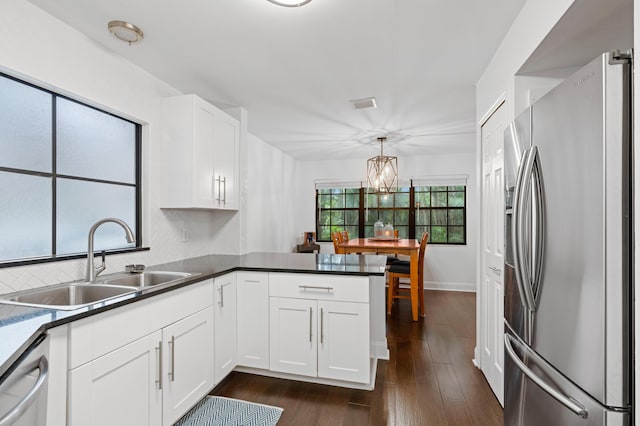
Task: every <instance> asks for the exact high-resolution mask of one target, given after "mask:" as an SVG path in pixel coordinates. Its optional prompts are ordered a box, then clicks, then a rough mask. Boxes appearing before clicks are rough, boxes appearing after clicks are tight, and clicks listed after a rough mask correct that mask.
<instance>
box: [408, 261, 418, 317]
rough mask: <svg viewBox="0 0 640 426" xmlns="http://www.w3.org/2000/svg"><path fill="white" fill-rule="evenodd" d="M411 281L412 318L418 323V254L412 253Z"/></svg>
mask: <svg viewBox="0 0 640 426" xmlns="http://www.w3.org/2000/svg"><path fill="white" fill-rule="evenodd" d="M409 264H410V271H409V273H410V281H411V316H412V317H413V320H414V321H418V285H419V284H420V283H418V252H417V251H415V250H414V251H412V252H411V259H410V263H409Z"/></svg>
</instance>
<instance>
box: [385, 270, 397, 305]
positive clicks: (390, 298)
mask: <svg viewBox="0 0 640 426" xmlns="http://www.w3.org/2000/svg"><path fill="white" fill-rule="evenodd" d="M387 278H388V280H389V290H388V291H387V315H391V306H392V305H393V293H394V289H395V285H396V283H395V276H394V275H393V274H389V273H388V274H387Z"/></svg>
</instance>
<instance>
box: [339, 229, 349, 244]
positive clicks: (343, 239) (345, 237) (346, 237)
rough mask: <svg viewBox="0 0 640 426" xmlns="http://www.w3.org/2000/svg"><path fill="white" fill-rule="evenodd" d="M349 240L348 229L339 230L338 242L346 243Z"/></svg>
mask: <svg viewBox="0 0 640 426" xmlns="http://www.w3.org/2000/svg"><path fill="white" fill-rule="evenodd" d="M347 241H349V231H340V242H342V243H346V242H347Z"/></svg>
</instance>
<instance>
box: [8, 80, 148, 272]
mask: <svg viewBox="0 0 640 426" xmlns="http://www.w3.org/2000/svg"><path fill="white" fill-rule="evenodd" d="M140 140H141V138H140V125H139V124H136V123H133V122H131V121H129V120H126V119H124V118H121V117H117V116H115V115H113V114H111V113H108V112H105V111H102V110H99V109H96V108H94V107H91V106H89V105H86V104H83V103H81V102H77V101H75V100H72V99H69V98H67V97H65V96H62V95H59V94H57V93H54V92H51V91H49V90H46V89H42V88H40V87H36V86H33V85H31V84H29V83H25V82H23V81H20V80H17V79H15V78H13V77H9V76H6V75H3V74H0V188H2V191H0V264H2V265H0V266H11V265H12V264H15V263H20V262H23V263H29V262H41V261H50V260H56V259H64V258H67V259H68V258H72V257H80V256H81V254H84V253H86V251H87V235H88V232H89V228H90V227H91V225H92V224H93V223H95V222H96V221H97V220H99V219H102V218H104V217H117V218H120V219H122V220H124V221H125V222H126V223H127V224H128V225H129V226H130V227H131V229H132V230H133V231H134V233H135V234H136V239H137V241H138V243H137V244H136V243H132V244H129V243H127V241H126V239H125V236H124V232H123V230H122V229H121V228H120V227H119V226H117V225H115V224H105V225H103V226H101V227H100V228H99V229H98V231H97V232H96V238H95V249H96V251H100V250H119V251H120V250H130V249H135V248H136V247H139V246H140V243H139V241H140V235H141V234H140V220H141V219H140V216H141V215H140ZM85 255H86V254H85Z"/></svg>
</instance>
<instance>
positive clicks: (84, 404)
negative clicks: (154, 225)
mask: <svg viewBox="0 0 640 426" xmlns="http://www.w3.org/2000/svg"><path fill="white" fill-rule="evenodd" d="M149 269H151V270H155V271H172V272H188V273H191V274H192V275H191V276H190V277H188V278H186V279H184V280H180V281H178V282H176V283H173V284H171V285H168V286H162V285H161V286H157V287H149V288H141V289H140V290H139V291H136V292H135V293H133V294H128V295H124V296H122V297H117V298H114V299H109V300H107V301H105V302H100V303H96V304H94V305H89V306H84V307H82V308H79V309H77V310H60V309H48V308H35V307H27V306H16V305H7V304H0V339H1V340H2V342H3V345H2V346H1V347H0V380H1V377H2V375H4V374H5V373H6V372H7V371H9V370H10V367H11V365H12V364H13V363H14V362H15V361H16V360H17V359H18V358H19V357H20V355H21V353H22V352H24V351H25V350H26V349H27V348H28V347H29V345H30V344H31V343H32V342H34V341H35V340H36V339H38V338H39V337H40V336H41V335H43V334H48V335H50V336H51V337H52V344H51V351H50V363H49V364H50V370H51V372H52V374H51V377H50V383H49V389H50V391H49V410H48V411H49V413H48V419H50V420H51V422H50V424H70V425H71V424H89V423H91V422H92V419H93V418H94V416H95V415H97V414H96V413H98V411H100V414H101V415H104V411H101V410H102V408H104V407H109V406H113V404H114V403H116V404H117V403H118V402H119V401H120V400H121V399H122V400H123V401H124V400H126V399H127V398H132V397H133V398H134V400H136V399H141V400H145V401H147V400H148V401H149V404H152V405H153V404H154V403H156V404H157V405H158V407H156V408H154V407H146V406H145V407H137V408H136V410H138V412H137V415H138V417H136V419H137V420H136V421H138V420H139V421H146V420H151V421H152V423H153V422H156V423H153V424H172V423H173V422H174V421H175V420H176V419H177V418H179V417H180V416H181V415H182V414H184V412H186V410H188V409H189V408H190V407H191V406H192V405H193V404H194V403H195V402H196V401H197V400H199V399H200V398H201V397H203V396H204V395H206V394H207V393H208V392H209V391H210V390H211V389H213V388H214V387H215V386H216V385H217V384H218V383H220V381H221V380H222V379H223V378H224V377H225V376H226V375H227V374H228V373H229V372H231V371H232V370H234V369H235V370H239V371H245V372H251V373H255V374H263V375H269V376H274V377H282V378H289V379H295V380H303V381H312V382H317V383H324V384H332V385H337V386H345V387H353V388H359V389H372V388H373V384H374V383H375V374H376V371H375V366H376V364H377V363H376V360H377V359H388V349H387V342H386V336H385V334H386V330H385V310H384V270H385V257H384V256H357V255H335V254H288V253H250V254H246V255H238V256H236V255H209V256H202V257H197V258H192V259H186V260H182V261H177V262H171V263H167V264H162V265H155V266H153V267H150V268H149ZM99 278H106V277H99ZM329 347H331V351H329ZM363 360H364V363H363ZM134 362H135V363H136V365H135V367H134ZM120 370H122V372H121V373H120V376H116V375H114V374H113V373H114V372H116V373H117V372H118V371H120ZM132 371H136V372H140V373H139V374H133V375H132V373H131V372H132ZM101 372H102V373H101ZM105 372H109V375H111V376H112V377H110V378H109V379H108V380H101V378H102V377H103V376H104V375H105V374H106V373H105ZM143 373H144V374H143ZM149 378H150V379H149ZM114 379H117V383H119V384H120V386H119V388H120V391H118V392H110V388H109V386H113V385H112V384H111V385H109V383H108V382H109V381H110V380H114ZM141 380H146V381H149V380H150V383H146V382H142V383H141V382H140V381H141ZM189 380H191V381H190V382H189ZM142 391H144V392H146V393H147V394H146V395H144V396H142V395H133V394H132V393H135V392H142ZM99 395H100V396H99ZM104 395H109V396H111V395H115V396H114V398H117V401H106V400H104ZM63 402H64V404H63V406H66V412H67V414H65V410H61V409H60V408H57V409H56V408H55V407H54V405H58V406H59V405H60V404H62V403H63ZM114 415H116V414H114ZM65 416H66V417H68V418H64V417H65ZM147 416H149V417H147Z"/></svg>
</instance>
